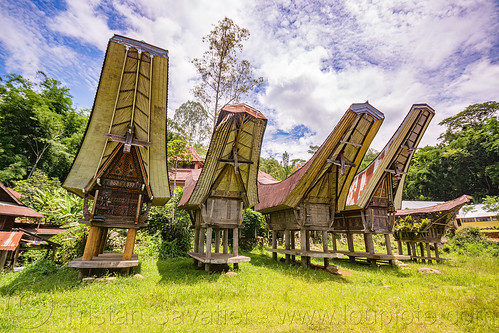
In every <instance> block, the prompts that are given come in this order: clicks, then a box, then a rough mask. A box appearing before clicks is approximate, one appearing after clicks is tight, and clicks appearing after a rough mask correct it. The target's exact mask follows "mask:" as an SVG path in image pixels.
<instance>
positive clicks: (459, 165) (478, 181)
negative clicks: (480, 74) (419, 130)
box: [404, 102, 499, 200]
mask: <svg viewBox="0 0 499 333" xmlns="http://www.w3.org/2000/svg"><path fill="white" fill-rule="evenodd" d="M497 110H498V103H497V102H487V103H483V104H474V105H470V106H469V107H467V108H466V109H465V110H464V111H462V112H460V113H459V114H457V115H456V116H453V117H449V118H446V119H444V120H443V121H442V122H441V124H442V125H445V126H447V130H446V132H445V133H444V134H443V135H442V136H441V138H442V139H443V142H442V143H441V144H440V145H437V146H435V147H431V146H428V147H425V148H423V149H420V150H418V151H417V152H416V153H415V154H414V157H413V160H412V162H411V165H410V167H409V171H408V175H407V178H406V187H405V189H404V197H405V198H407V199H418V198H420V197H425V198H428V199H430V200H451V199H454V198H456V197H458V196H461V195H463V194H469V195H472V196H473V197H474V198H477V199H480V198H483V197H485V196H487V195H488V196H496V195H499V120H498V119H497V116H496V115H495V114H497Z"/></svg>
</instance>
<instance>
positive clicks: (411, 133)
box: [346, 104, 435, 210]
mask: <svg viewBox="0 0 499 333" xmlns="http://www.w3.org/2000/svg"><path fill="white" fill-rule="evenodd" d="M434 115H435V111H434V110H433V109H432V108H431V107H430V106H428V105H427V104H414V105H413V106H412V107H411V109H410V110H409V113H408V114H407V116H406V117H405V118H404V120H403V121H402V123H401V124H400V126H399V128H398V129H397V131H396V132H395V134H394V135H393V136H392V138H391V139H390V141H388V143H387V145H386V146H385V148H384V149H383V150H382V151H381V153H380V154H379V155H378V157H377V158H376V159H375V160H374V161H372V162H371V164H369V165H368V166H367V167H366V168H365V169H364V170H363V171H361V172H360V173H359V174H358V175H356V176H355V179H354V180H353V182H352V185H351V186H350V190H349V193H348V197H347V202H346V204H347V207H346V209H347V210H348V209H359V208H365V207H366V206H367V205H368V204H369V202H370V200H371V197H372V196H373V194H374V192H375V191H376V190H377V188H378V186H379V184H380V183H381V181H382V179H383V178H384V177H385V176H386V173H387V172H388V173H392V174H394V175H395V177H394V178H395V180H396V181H394V182H393V187H394V188H393V194H394V199H393V202H394V206H395V209H400V207H401V205H402V191H403V185H404V181H405V176H406V173H407V170H408V169H409V164H410V161H411V159H412V156H413V154H414V151H415V150H416V148H417V147H418V145H419V142H420V141H421V138H422V137H423V134H424V132H425V131H426V128H427V127H428V125H429V124H430V121H431V119H432V118H433V116H434Z"/></svg>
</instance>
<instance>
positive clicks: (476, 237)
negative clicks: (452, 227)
mask: <svg viewBox="0 0 499 333" xmlns="http://www.w3.org/2000/svg"><path fill="white" fill-rule="evenodd" d="M447 249H448V250H449V251H450V252H456V253H459V254H465V255H471V256H480V255H485V254H489V255H492V256H495V257H498V256H499V245H498V244H496V243H494V242H492V241H490V240H488V239H487V238H486V237H485V236H483V234H482V233H481V232H480V229H479V228H477V227H464V228H461V229H458V230H457V231H456V232H455V234H454V236H453V237H452V238H451V239H450V241H449V243H448V244H447Z"/></svg>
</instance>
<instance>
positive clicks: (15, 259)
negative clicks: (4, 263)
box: [12, 245, 21, 269]
mask: <svg viewBox="0 0 499 333" xmlns="http://www.w3.org/2000/svg"><path fill="white" fill-rule="evenodd" d="M20 248H21V246H20V245H19V246H18V247H17V248H16V251H15V252H14V259H12V269H14V267H15V266H16V263H17V258H18V257H19V249H20Z"/></svg>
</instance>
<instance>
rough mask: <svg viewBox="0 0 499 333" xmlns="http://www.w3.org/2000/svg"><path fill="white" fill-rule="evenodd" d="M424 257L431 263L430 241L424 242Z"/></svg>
mask: <svg viewBox="0 0 499 333" xmlns="http://www.w3.org/2000/svg"><path fill="white" fill-rule="evenodd" d="M426 257H427V258H428V263H429V264H431V259H430V258H431V250H430V243H426Z"/></svg>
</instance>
